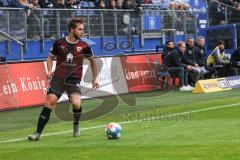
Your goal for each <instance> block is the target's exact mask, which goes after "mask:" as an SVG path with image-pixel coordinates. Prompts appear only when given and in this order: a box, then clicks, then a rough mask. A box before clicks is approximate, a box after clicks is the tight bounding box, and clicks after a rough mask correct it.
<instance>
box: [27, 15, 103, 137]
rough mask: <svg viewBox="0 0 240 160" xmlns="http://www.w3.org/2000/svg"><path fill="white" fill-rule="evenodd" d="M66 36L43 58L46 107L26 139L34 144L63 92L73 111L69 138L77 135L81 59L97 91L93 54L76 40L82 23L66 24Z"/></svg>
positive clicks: (79, 21) (78, 133)
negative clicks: (90, 74)
mask: <svg viewBox="0 0 240 160" xmlns="http://www.w3.org/2000/svg"><path fill="white" fill-rule="evenodd" d="M68 29H69V35H68V36H66V37H64V38H62V39H59V40H56V41H55V42H54V44H53V48H52V49H51V50H50V52H49V56H48V59H47V69H48V74H47V76H48V78H49V79H51V81H50V85H49V88H48V92H47V97H46V105H45V106H44V107H43V109H42V112H41V113H40V116H39V120H38V124H37V130H36V132H34V133H33V134H32V135H29V136H28V139H29V140H31V141H36V140H38V139H39V138H40V135H41V133H42V131H43V129H44V127H45V125H46V124H47V122H48V120H49V118H50V113H51V111H52V110H53V109H54V108H55V106H56V104H57V101H58V99H59V98H60V97H61V95H62V94H63V92H65V91H66V92H67V94H68V97H69V101H70V102H71V104H72V108H73V119H74V122H73V137H79V136H80V129H79V120H80V116H81V111H82V108H81V88H80V85H79V84H80V81H81V78H82V65H83V58H88V60H89V61H90V65H91V69H92V73H93V81H92V87H93V89H97V88H99V83H98V80H97V65H96V62H95V60H94V55H93V52H92V50H91V48H90V47H89V46H88V44H87V43H85V42H83V41H81V40H80V38H82V37H83V34H84V21H83V20H82V19H73V20H71V21H70V22H69V24H68ZM54 58H56V61H57V64H56V69H55V71H54V72H53V71H52V66H53V60H54Z"/></svg>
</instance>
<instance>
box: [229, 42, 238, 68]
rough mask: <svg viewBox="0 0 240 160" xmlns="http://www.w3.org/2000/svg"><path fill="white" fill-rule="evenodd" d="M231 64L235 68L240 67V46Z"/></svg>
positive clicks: (232, 57) (234, 53) (233, 55)
mask: <svg viewBox="0 0 240 160" xmlns="http://www.w3.org/2000/svg"><path fill="white" fill-rule="evenodd" d="M230 62H231V64H232V65H233V66H239V67H240V46H238V47H237V49H236V50H235V51H234V52H233V54H232V56H231V59H230Z"/></svg>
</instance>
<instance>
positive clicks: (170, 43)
mask: <svg viewBox="0 0 240 160" xmlns="http://www.w3.org/2000/svg"><path fill="white" fill-rule="evenodd" d="M174 48H175V46H174V43H173V41H167V42H166V48H165V49H163V54H162V59H164V57H165V56H166V55H167V54H168V53H169V52H171V51H172V50H174Z"/></svg>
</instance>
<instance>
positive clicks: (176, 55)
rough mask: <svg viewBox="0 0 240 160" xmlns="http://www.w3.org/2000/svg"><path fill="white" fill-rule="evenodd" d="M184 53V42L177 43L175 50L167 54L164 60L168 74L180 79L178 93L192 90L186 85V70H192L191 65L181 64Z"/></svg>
mask: <svg viewBox="0 0 240 160" xmlns="http://www.w3.org/2000/svg"><path fill="white" fill-rule="evenodd" d="M185 51H186V44H185V42H182V41H181V42H179V43H178V45H177V48H176V49H174V50H172V51H171V52H169V53H168V54H167V55H166V56H165V58H164V64H165V65H166V66H167V67H168V72H169V73H170V74H171V75H175V76H177V77H179V78H180V91H191V90H193V88H192V87H191V86H190V85H188V78H187V76H188V70H192V66H191V65H187V64H184V63H183V59H184V53H185Z"/></svg>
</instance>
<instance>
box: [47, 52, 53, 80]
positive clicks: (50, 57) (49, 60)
mask: <svg viewBox="0 0 240 160" xmlns="http://www.w3.org/2000/svg"><path fill="white" fill-rule="evenodd" d="M53 60H54V56H53V55H51V54H49V55H48V58H47V78H48V79H50V78H51V77H52V74H53V71H52V66H53Z"/></svg>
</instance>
